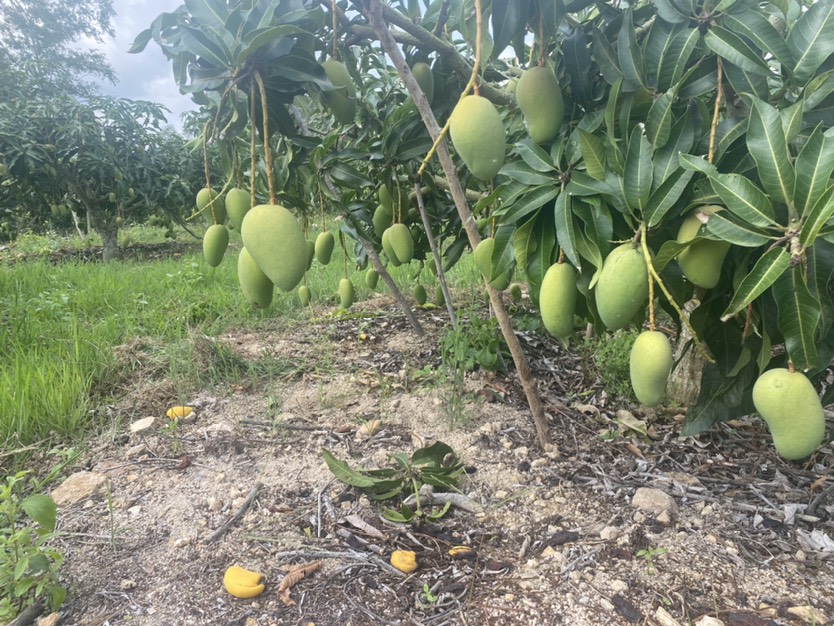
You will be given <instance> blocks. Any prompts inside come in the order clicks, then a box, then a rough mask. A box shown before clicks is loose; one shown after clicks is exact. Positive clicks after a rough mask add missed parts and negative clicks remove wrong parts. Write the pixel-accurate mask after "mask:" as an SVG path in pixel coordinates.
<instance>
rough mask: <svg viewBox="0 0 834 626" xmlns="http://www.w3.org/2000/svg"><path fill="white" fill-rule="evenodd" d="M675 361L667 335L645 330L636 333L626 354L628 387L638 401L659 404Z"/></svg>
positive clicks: (651, 404) (649, 404)
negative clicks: (629, 376) (627, 357)
mask: <svg viewBox="0 0 834 626" xmlns="http://www.w3.org/2000/svg"><path fill="white" fill-rule="evenodd" d="M674 363H675V360H674V358H673V356H672V344H670V343H669V338H668V337H667V336H666V335H664V334H663V333H661V332H658V331H656V330H654V331H651V330H647V331H644V332H642V333H640V334H639V335H638V336H637V339H635V340H634V345H632V347H631V355H630V356H629V373H630V375H631V388H632V389H633V390H634V395H635V396H637V399H638V400H639V401H640V403H641V404H644V405H645V406H657V405H658V404H660V401H661V400H662V399H663V396H664V395H665V394H666V383H667V382H668V380H669V374H670V373H671V372H672V366H673V365H674Z"/></svg>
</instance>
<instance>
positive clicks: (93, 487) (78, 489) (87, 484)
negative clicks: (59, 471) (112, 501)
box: [52, 471, 109, 506]
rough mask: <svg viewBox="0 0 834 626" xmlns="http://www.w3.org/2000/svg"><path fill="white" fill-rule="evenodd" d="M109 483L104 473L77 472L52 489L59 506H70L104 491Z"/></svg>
mask: <svg viewBox="0 0 834 626" xmlns="http://www.w3.org/2000/svg"><path fill="white" fill-rule="evenodd" d="M108 484H109V481H108V479H107V476H105V475H104V474H98V473H96V472H83V471H82V472H76V473H75V474H72V475H71V476H69V477H68V478H67V479H66V480H65V481H64V482H63V483H61V484H60V485H59V486H58V487H57V488H55V489H54V490H53V491H52V499H53V500H55V504H57V505H58V506H69V505H71V504H75V503H76V502H80V501H81V500H84V499H86V498H89V497H91V496H96V495H99V494H101V493H103V492H104V489H105V487H106V486H107V485H108Z"/></svg>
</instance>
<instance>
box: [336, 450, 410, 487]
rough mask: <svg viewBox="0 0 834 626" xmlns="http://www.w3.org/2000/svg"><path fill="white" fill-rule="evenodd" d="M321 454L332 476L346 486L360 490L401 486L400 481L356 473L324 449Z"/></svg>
mask: <svg viewBox="0 0 834 626" xmlns="http://www.w3.org/2000/svg"><path fill="white" fill-rule="evenodd" d="M321 454H322V456H323V457H324V462H325V463H327V467H328V468H329V469H330V471H331V472H332V473H333V476H335V477H336V479H337V480H339V481H341V482H343V483H345V484H346V485H350V486H352V487H359V488H360V489H378V488H386V489H392V488H394V487H395V486H396V485H401V483H402V481H400V480H393V481H392V480H383V479H379V478H372V477H370V476H367V475H365V474H363V473H360V472H357V471H356V470H354V469H353V468H351V467H350V466H349V465H348V464H347V463H345V462H344V461H340V460H339V459H337V458H336V457H334V456H333V455H332V454H331V453H330V451H329V450H327V449H326V448H322V449H321Z"/></svg>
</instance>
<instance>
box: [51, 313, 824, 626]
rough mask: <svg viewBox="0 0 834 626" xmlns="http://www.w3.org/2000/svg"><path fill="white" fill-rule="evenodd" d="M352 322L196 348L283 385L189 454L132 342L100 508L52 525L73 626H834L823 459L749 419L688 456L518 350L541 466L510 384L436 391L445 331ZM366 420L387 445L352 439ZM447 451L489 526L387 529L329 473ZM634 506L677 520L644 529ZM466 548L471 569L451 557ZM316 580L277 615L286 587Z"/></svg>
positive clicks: (165, 385)
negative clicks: (400, 554)
mask: <svg viewBox="0 0 834 626" xmlns="http://www.w3.org/2000/svg"><path fill="white" fill-rule="evenodd" d="M356 310H359V311H365V312H367V313H368V315H367V316H359V317H351V318H346V319H339V318H333V317H330V316H329V312H327V311H324V310H322V311H319V312H318V313H320V314H321V318H319V319H318V320H313V321H312V322H305V323H304V324H298V323H288V322H282V321H280V320H276V322H275V327H274V328H273V329H271V330H268V331H264V332H259V333H253V332H250V331H241V332H236V333H231V334H229V335H228V336H222V337H217V338H211V339H208V338H195V341H203V343H204V348H205V354H206V359H207V366H208V360H210V359H211V358H212V354H213V350H214V349H216V348H217V346H218V345H219V346H224V347H225V348H227V349H228V350H231V351H232V352H233V354H235V355H236V356H237V357H239V358H240V359H242V360H258V359H260V360H262V359H275V360H277V361H280V362H282V363H285V364H286V367H284V368H283V370H282V371H284V372H285V373H286V374H285V375H283V376H275V377H272V378H269V379H260V380H259V381H258V382H257V383H253V384H244V385H227V386H223V387H220V388H215V389H209V390H203V391H201V392H199V393H197V394H195V395H194V396H193V397H192V398H189V401H190V403H191V404H193V405H194V406H195V407H196V408H197V410H196V411H195V413H194V415H192V416H191V417H189V418H188V419H185V420H183V421H181V422H180V423H178V425H177V428H176V431H175V432H172V431H171V430H170V429H166V428H165V425H166V423H167V418H165V409H166V408H167V407H168V406H170V405H172V404H177V403H178V400H179V399H178V398H177V397H176V394H175V393H174V390H173V385H172V384H171V383H169V382H167V381H165V380H159V379H154V378H153V376H152V375H149V374H148V373H149V372H150V373H153V372H154V368H153V363H152V362H151V361H152V359H150V358H149V357H148V354H147V353H146V352H144V351H143V349H142V346H141V342H139V343H137V344H133V345H131V346H124V347H122V349H121V354H122V356H123V357H124V358H125V359H130V361H131V363H133V364H134V366H136V367H138V370H137V374H136V376H135V378H134V381H135V382H134V383H133V385H132V387H130V388H129V389H127V390H126V393H125V394H124V395H123V396H122V397H121V398H120V399H119V400H118V402H117V403H116V404H114V405H113V406H112V407H111V408H110V413H111V417H112V422H113V429H112V432H109V433H106V434H104V435H103V436H102V437H101V439H100V441H99V442H98V443H97V445H95V446H94V449H93V450H92V451H91V454H90V457H89V459H88V462H87V468H88V469H90V470H92V471H94V472H98V473H102V474H104V475H106V476H107V478H108V480H109V490H108V491H107V492H105V493H104V494H102V495H99V496H97V497H93V498H90V499H86V500H83V501H81V502H79V503H77V504H74V505H71V506H67V507H63V508H62V509H61V510H60V511H59V524H60V528H61V530H63V531H65V532H66V533H69V534H68V535H67V536H66V538H65V539H64V541H63V544H62V545H61V546H60V547H61V548H62V549H63V550H64V551H65V554H66V557H67V558H66V564H65V566H64V568H63V570H62V571H63V575H64V576H65V580H66V583H67V584H68V585H69V587H70V597H69V599H68V601H67V603H66V604H65V606H64V608H63V617H62V620H61V623H62V624H68V625H69V624H74V625H78V626H82V625H83V626H104V625H113V626H115V625H123V624H136V625H139V624H141V625H169V624H170V625H173V624H176V625H195V626H196V625H204V624H205V625H209V624H211V625H216V624H222V625H229V626H231V625H240V626H244V625H245V626H254V625H256V624H257V625H277V624H293V625H295V624H308V625H309V624H316V625H318V626H345V625H366V624H367V625H375V624H418V625H427V626H428V625H431V626H441V625H451V624H463V625H475V624H477V625H479V626H484V625H503V624H525V625H534V624H544V625H550V624H610V625H620V624H657V625H660V626H668V625H671V624H688V623H696V624H697V623H700V624H709V623H712V624H716V623H718V622H710V621H709V619H708V618H709V617H712V618H717V619H718V620H720V623H723V624H725V625H734V626H752V625H762V624H783V625H784V624H820V625H821V624H825V623H834V542H832V539H831V538H832V537H834V495H832V489H831V488H830V486H831V484H832V483H834V468H832V465H833V464H832V459H834V449H832V447H830V446H829V447H827V448H824V449H823V450H821V451H819V452H818V453H817V454H815V455H814V457H812V459H810V460H809V461H808V462H806V463H803V464H797V463H787V462H785V461H783V460H781V459H779V457H778V456H777V455H776V454H775V452H774V450H773V448H772V446H771V445H770V443H769V436H768V434H767V432H766V429H765V428H764V426H763V424H762V423H761V422H760V421H759V420H754V419H751V420H743V421H734V422H732V423H730V424H724V425H722V426H720V427H716V428H714V429H713V430H712V431H711V432H709V433H707V434H705V435H702V436H700V437H697V438H688V439H681V438H680V437H679V436H678V432H679V422H680V420H681V419H682V416H681V415H679V414H677V413H676V412H675V411H657V412H647V411H646V410H643V409H641V408H640V407H636V406H623V405H618V404H617V403H615V402H613V401H612V400H611V399H610V398H609V397H608V395H607V394H606V390H605V389H603V388H602V386H601V385H600V383H599V381H598V380H596V379H595V377H594V375H593V373H592V370H591V369H590V368H589V367H586V364H585V363H583V362H582V361H581V359H580V357H578V356H577V355H576V354H572V353H569V352H566V351H565V350H563V349H562V348H561V347H560V346H559V345H557V344H556V343H555V342H552V341H550V340H548V339H546V338H542V337H539V336H535V335H526V334H522V338H523V340H524V344H525V345H526V348H527V350H528V353H529V355H530V357H531V361H532V364H533V368H534V371H535V374H536V376H537V379H538V381H539V387H540V391H541V394H542V397H543V398H544V401H545V404H546V406H547V411H548V416H549V420H550V426H551V432H552V434H553V439H554V446H553V448H552V449H549V450H542V449H540V448H539V446H538V444H537V441H536V437H535V431H534V428H533V424H532V418H531V416H530V413H529V410H528V409H527V407H526V404H525V402H524V397H523V395H522V393H521V391H520V387H519V386H518V384H517V381H516V380H515V379H514V378H513V377H512V376H510V377H504V376H492V375H484V374H480V373H476V374H468V375H467V376H466V379H465V387H466V389H465V391H466V396H465V401H464V403H463V405H461V404H460V403H459V402H458V400H460V397H459V395H456V394H455V391H454V389H453V387H451V386H449V385H448V384H442V383H441V382H439V381H438V379H437V376H436V375H433V374H432V371H434V372H436V371H437V370H436V368H438V367H439V363H440V356H439V351H438V347H437V345H436V342H437V338H438V336H439V334H440V333H442V332H443V331H444V329H445V327H446V322H444V320H443V318H442V317H441V312H440V311H432V310H423V311H421V312H420V314H419V315H420V319H421V321H422V323H423V324H424V325H425V327H426V330H427V336H426V337H424V338H418V337H416V336H415V335H414V334H413V333H412V331H411V329H410V328H409V327H408V326H407V324H406V322H405V321H404V319H403V318H402V317H401V316H400V315H399V314H398V313H397V312H396V310H395V309H394V307H393V305H392V303H391V302H390V301H389V300H387V299H384V298H377V299H375V300H372V301H369V302H365V303H362V304H361V305H359V306H358V307H357V309H354V311H356ZM228 350H227V352H228ZM143 368H144V369H143ZM143 371H144V372H145V375H143V374H142V372H143ZM151 415H153V416H155V417H156V424H155V425H154V426H153V427H151V428H150V429H149V430H146V431H144V432H142V433H131V431H130V425H131V424H132V423H135V421H137V420H139V419H141V418H144V417H147V416H151ZM370 420H380V421H381V429H380V430H379V432H377V433H376V434H374V435H373V436H372V437H370V438H362V437H360V436H359V433H358V431H359V428H360V427H361V426H362V425H363V424H365V423H367V422H368V421H370ZM829 425H830V423H829ZM437 440H440V441H444V442H446V443H447V444H449V445H451V446H452V447H453V448H454V449H455V451H456V452H457V453H458V454H459V456H460V458H461V459H462V460H463V462H464V463H465V464H466V466H467V473H466V475H465V476H464V477H463V480H462V491H463V493H465V494H466V495H467V496H468V497H469V498H471V500H472V501H474V502H475V503H477V504H479V505H481V506H482V507H483V509H484V513H483V514H482V515H476V514H473V513H468V512H465V511H461V510H459V509H453V510H452V511H451V512H450V513H449V514H447V515H446V516H445V517H443V518H442V519H440V520H439V521H436V522H430V523H429V522H425V523H422V524H419V525H411V526H403V525H396V524H392V523H390V522H387V521H386V520H384V519H383V518H382V517H381V516H380V513H379V512H380V505H379V503H376V502H373V501H371V500H369V499H368V498H367V497H366V496H364V495H363V494H362V493H361V492H360V491H358V490H356V489H354V488H352V487H347V486H346V485H344V484H342V483H340V482H338V481H336V480H334V478H333V475H332V474H331V472H330V471H329V470H328V469H327V467H326V465H325V464H324V462H323V460H322V455H321V449H322V448H327V449H328V450H330V451H331V452H332V453H333V454H334V455H335V456H336V457H338V458H340V459H343V460H346V461H349V462H350V463H351V464H352V465H353V466H364V467H385V466H388V465H389V455H390V454H393V453H397V452H406V453H409V454H410V453H411V452H413V450H414V449H415V447H419V446H421V445H424V444H428V443H431V442H433V441H437ZM256 485H258V486H259V488H258V490H257V492H256V494H255V497H254V499H252V502H251V506H248V507H246V506H245V504H246V503H247V497H248V496H250V495H251V494H252V492H253V490H254V489H255V487H256ZM640 487H650V488H655V489H659V490H661V491H663V492H665V493H666V494H669V495H670V496H672V498H673V499H674V504H675V510H673V511H667V512H665V513H664V512H662V511H654V512H653V511H650V510H641V509H639V508H637V507H636V506H635V505H634V504H633V503H632V498H633V496H634V494H635V492H636V490H637V489H638V488H640ZM393 506H395V507H396V505H393ZM240 511H243V514H242V515H241V516H239V517H237V518H235V517H234V515H235V513H236V512H240ZM230 522H231V523H230ZM362 522H364V523H366V524H368V525H369V526H365V525H364V524H363V523H362ZM224 524H229V525H228V527H227V528H226V530H225V532H222V533H220V534H219V536H218V532H217V531H218V529H220V528H222V527H224ZM213 537H217V538H216V539H214V540H212V539H213ZM460 545H464V546H469V547H471V548H472V549H473V552H472V554H471V555H470V556H469V557H468V558H453V557H452V556H451V555H450V554H449V550H450V548H452V547H453V546H460ZM395 549H406V550H413V551H415V552H416V553H417V560H418V564H419V567H418V569H417V570H416V572H414V573H413V574H410V575H404V574H401V573H399V572H397V571H396V570H393V569H392V568H391V567H389V566H388V565H387V563H388V558H389V556H390V554H391V552H392V551H393V550H395ZM313 561H321V568H320V569H319V570H318V571H316V572H315V573H312V574H311V575H310V576H308V577H306V578H304V579H303V580H301V581H300V582H298V583H297V584H296V585H295V587H293V589H292V590H291V599H292V601H293V602H294V604H289V605H288V604H287V603H285V602H283V601H282V600H281V599H280V598H279V595H278V586H279V583H280V581H281V580H282V578H283V576H284V575H285V572H286V568H287V567H288V566H290V565H292V564H297V563H308V562H313ZM233 564H238V565H241V566H244V567H247V568H249V569H253V570H256V571H259V572H262V573H264V574H265V575H266V579H267V586H266V591H265V592H264V593H263V594H262V595H261V596H259V597H257V598H254V599H250V600H240V599H236V598H234V597H232V596H231V595H229V594H228V593H227V592H226V591H225V590H224V588H223V584H222V579H223V573H224V571H225V570H226V568H227V567H229V566H230V565H233Z"/></svg>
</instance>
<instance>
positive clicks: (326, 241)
mask: <svg viewBox="0 0 834 626" xmlns="http://www.w3.org/2000/svg"><path fill="white" fill-rule="evenodd" d="M335 246H336V238H335V237H334V236H333V233H329V232H325V233H319V235H318V237H316V244H315V249H316V260H317V261H318V262H319V263H321V264H322V265H327V264H328V263H330V257H332V256H333V248H334V247H335Z"/></svg>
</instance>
